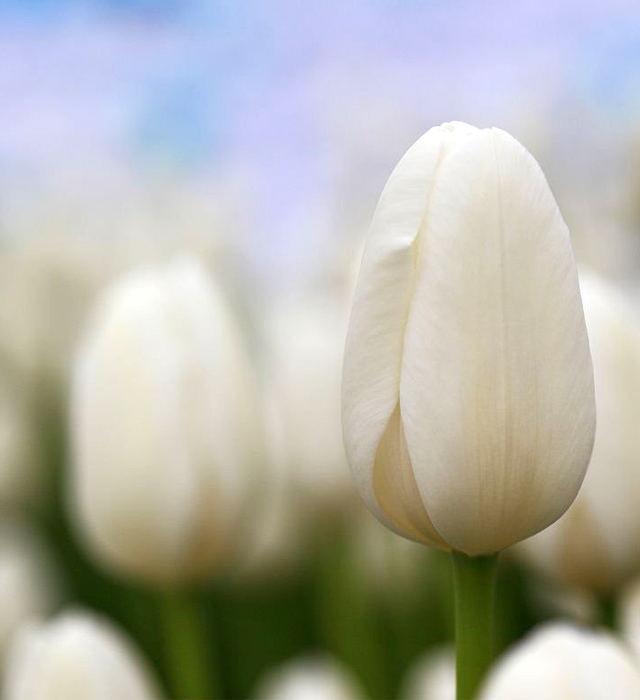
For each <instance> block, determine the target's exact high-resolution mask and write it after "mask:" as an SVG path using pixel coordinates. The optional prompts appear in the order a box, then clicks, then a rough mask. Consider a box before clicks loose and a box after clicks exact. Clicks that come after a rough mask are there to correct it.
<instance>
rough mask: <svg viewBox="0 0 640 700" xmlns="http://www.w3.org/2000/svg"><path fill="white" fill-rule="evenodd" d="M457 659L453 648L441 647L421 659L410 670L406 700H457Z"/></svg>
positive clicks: (403, 694) (405, 691)
mask: <svg viewBox="0 0 640 700" xmlns="http://www.w3.org/2000/svg"><path fill="white" fill-rule="evenodd" d="M455 697H456V660H455V654H454V652H453V649H439V650H438V651H436V652H431V653H430V654H428V655H427V656H426V657H425V658H424V659H421V660H420V661H419V662H418V663H417V664H416V665H415V666H414V667H413V668H412V669H411V671H410V672H409V677H408V678H407V680H406V683H405V689H404V692H403V693H402V698H403V699H404V700H455Z"/></svg>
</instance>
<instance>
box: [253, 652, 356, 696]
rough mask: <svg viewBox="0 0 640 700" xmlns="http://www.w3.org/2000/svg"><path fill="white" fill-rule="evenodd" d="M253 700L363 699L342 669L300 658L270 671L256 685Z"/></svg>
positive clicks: (337, 666)
mask: <svg viewBox="0 0 640 700" xmlns="http://www.w3.org/2000/svg"><path fill="white" fill-rule="evenodd" d="M255 698H256V700H363V698H364V693H363V691H362V690H361V688H360V687H359V684H358V683H357V681H356V680H355V678H353V677H352V676H351V674H350V673H349V671H348V670H347V669H346V668H343V667H342V666H340V665H339V664H338V663H337V662H335V661H331V660H329V659H319V658H318V659H316V658H303V659H297V660H295V661H291V662H289V663H288V664H286V665H285V666H283V667H282V668H279V669H277V670H275V671H272V672H271V673H270V674H269V675H268V676H267V677H266V678H265V679H263V680H262V681H261V682H260V683H259V684H258V688H257V691H256V693H255Z"/></svg>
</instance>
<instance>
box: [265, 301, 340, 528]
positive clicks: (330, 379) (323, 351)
mask: <svg viewBox="0 0 640 700" xmlns="http://www.w3.org/2000/svg"><path fill="white" fill-rule="evenodd" d="M346 326H347V304H346V301H345V300H344V299H343V298H342V297H341V296H340V295H338V294H330V293H326V294H324V295H323V294H320V293H317V294H315V295H313V296H312V295H309V296H306V297H304V298H302V299H300V300H299V301H297V302H292V303H286V304H280V305H276V307H275V308H274V310H273V311H272V314H271V316H270V317H269V323H268V327H267V329H266V330H267V334H268V348H269V352H268V360H267V366H266V381H267V386H268V391H269V392H270V394H271V396H272V399H273V403H274V410H275V412H276V415H275V417H274V421H273V423H274V424H273V430H274V431H275V432H276V433H277V436H276V439H277V440H278V441H279V444H280V446H279V450H278V452H279V459H281V460H282V462H283V471H284V474H285V477H286V478H287V479H288V480H289V482H290V485H291V491H292V497H293V498H294V499H295V500H296V501H297V502H298V503H299V508H300V509H301V510H302V511H303V513H306V514H311V513H314V514H315V513H318V512H320V513H323V514H326V513H327V512H333V511H335V510H336V509H339V508H341V507H342V506H343V505H344V504H345V502H348V501H350V499H352V498H353V496H354V490H353V486H352V483H351V477H350V474H349V467H348V464H347V459H346V455H345V453H344V446H343V441H342V429H341V424H340V383H341V373H342V356H343V352H344V339H345V334H346ZM277 458H278V457H276V459H277Z"/></svg>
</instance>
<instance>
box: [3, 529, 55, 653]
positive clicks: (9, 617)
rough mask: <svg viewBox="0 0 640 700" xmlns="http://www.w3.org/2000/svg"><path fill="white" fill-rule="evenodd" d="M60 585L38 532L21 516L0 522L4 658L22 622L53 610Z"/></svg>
mask: <svg viewBox="0 0 640 700" xmlns="http://www.w3.org/2000/svg"><path fill="white" fill-rule="evenodd" d="M59 597H60V585H59V582H58V579H57V576H56V573H55V570H54V565H53V563H52V561H51V559H50V557H49V553H48V551H47V549H46V547H45V545H44V543H43V542H42V541H41V540H40V539H39V537H38V536H37V534H36V532H35V531H33V530H32V529H31V528H30V527H28V526H27V525H26V524H25V523H23V522H22V521H20V520H7V519H4V520H3V521H2V523H0V659H1V660H4V658H5V655H6V652H7V648H8V647H9V645H10V643H11V639H12V637H13V635H14V634H15V633H16V631H17V630H19V629H20V628H21V626H22V625H24V624H25V623H27V622H28V621H30V620H33V619H39V618H42V617H44V616H46V615H48V614H50V613H51V612H52V610H53V608H54V607H55V605H56V604H57V603H58V600H59Z"/></svg>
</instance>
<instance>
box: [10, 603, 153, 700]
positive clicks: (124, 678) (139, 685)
mask: <svg viewBox="0 0 640 700" xmlns="http://www.w3.org/2000/svg"><path fill="white" fill-rule="evenodd" d="M2 697H3V698H5V700H35V699H36V698H37V700H124V699H125V698H126V700H157V699H158V698H160V697H161V694H160V692H159V691H158V688H157V686H156V682H155V679H153V678H152V677H151V674H150V670H149V668H148V667H147V666H146V664H145V663H144V661H143V660H142V659H141V658H140V656H139V655H138V653H137V652H136V650H135V649H133V647H132V646H131V645H130V643H129V641H128V640H127V639H125V637H124V636H123V635H122V634H121V633H120V632H119V631H118V630H117V629H115V627H114V626H112V625H111V623H109V622H107V621H106V620H104V619H101V618H98V617H94V616H93V615H89V614H87V613H80V612H72V613H66V614H64V615H61V616H60V617H58V618H56V619H55V620H54V621H52V622H50V623H45V624H35V623H33V624H32V625H28V626H26V627H25V628H24V629H23V630H22V631H21V633H20V634H19V635H18V637H17V638H16V640H15V643H14V644H13V646H12V649H11V651H10V654H9V658H8V664H7V671H6V674H5V677H4V683H3V693H2Z"/></svg>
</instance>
